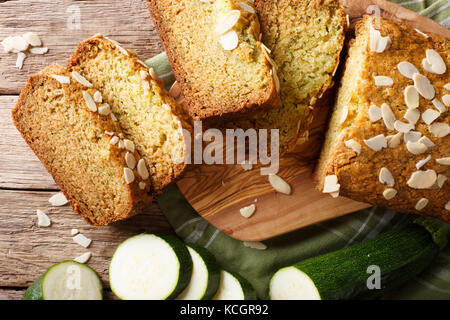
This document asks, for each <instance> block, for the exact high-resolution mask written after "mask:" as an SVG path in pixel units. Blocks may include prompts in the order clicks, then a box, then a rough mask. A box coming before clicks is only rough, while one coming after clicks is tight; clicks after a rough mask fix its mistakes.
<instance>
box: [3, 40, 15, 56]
mask: <svg viewBox="0 0 450 320" xmlns="http://www.w3.org/2000/svg"><path fill="white" fill-rule="evenodd" d="M12 38H13V37H7V38H5V39H3V41H2V46H3V51H4V52H5V53H9V52H12V51H13V50H14V47H13V43H12Z"/></svg>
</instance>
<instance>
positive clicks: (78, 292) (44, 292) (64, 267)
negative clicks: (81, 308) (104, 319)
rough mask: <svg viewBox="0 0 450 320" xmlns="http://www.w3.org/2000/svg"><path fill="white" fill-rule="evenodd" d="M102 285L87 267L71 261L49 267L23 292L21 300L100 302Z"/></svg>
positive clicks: (94, 273) (95, 274) (93, 272)
mask: <svg viewBox="0 0 450 320" xmlns="http://www.w3.org/2000/svg"><path fill="white" fill-rule="evenodd" d="M102 299H103V285H102V282H101V280H100V278H99V277H98V275H97V273H96V272H95V271H94V270H93V269H92V268H90V267H89V266H87V265H85V264H82V263H78V262H75V261H73V260H68V261H63V262H60V263H57V264H55V265H53V266H52V267H50V268H49V269H48V270H47V271H46V272H45V273H44V274H43V275H41V276H40V277H39V278H38V279H37V280H36V281H35V282H34V283H33V284H32V285H31V286H30V287H29V288H28V290H27V291H26V292H25V294H24V296H23V300H102Z"/></svg>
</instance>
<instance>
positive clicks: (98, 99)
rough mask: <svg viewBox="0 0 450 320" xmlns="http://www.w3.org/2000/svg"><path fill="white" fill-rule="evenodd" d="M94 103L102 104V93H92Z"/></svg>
mask: <svg viewBox="0 0 450 320" xmlns="http://www.w3.org/2000/svg"><path fill="white" fill-rule="evenodd" d="M94 101H95V102H97V103H102V102H103V97H102V93H101V92H100V91H95V93H94Z"/></svg>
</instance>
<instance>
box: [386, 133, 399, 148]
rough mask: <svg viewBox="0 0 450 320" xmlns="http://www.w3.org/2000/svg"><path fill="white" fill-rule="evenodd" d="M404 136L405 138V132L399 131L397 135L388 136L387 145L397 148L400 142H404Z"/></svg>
mask: <svg viewBox="0 0 450 320" xmlns="http://www.w3.org/2000/svg"><path fill="white" fill-rule="evenodd" d="M402 138H403V133H401V132H398V133H397V134H395V135H392V136H387V137H386V140H387V145H388V147H389V148H391V149H393V148H397V147H398V146H399V145H400V143H401V142H402Z"/></svg>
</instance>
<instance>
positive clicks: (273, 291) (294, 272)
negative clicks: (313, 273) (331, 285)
mask: <svg viewBox="0 0 450 320" xmlns="http://www.w3.org/2000/svg"><path fill="white" fill-rule="evenodd" d="M270 299H272V300H321V298H320V294H319V291H317V288H316V286H315V285H314V282H313V281H312V280H311V279H310V278H309V277H308V276H307V275H306V274H305V273H303V272H302V271H300V270H299V269H297V268H295V267H287V268H283V269H280V270H279V271H278V272H277V273H275V275H274V276H273V278H272V280H271V281H270Z"/></svg>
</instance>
